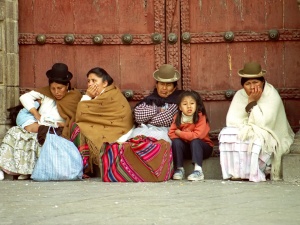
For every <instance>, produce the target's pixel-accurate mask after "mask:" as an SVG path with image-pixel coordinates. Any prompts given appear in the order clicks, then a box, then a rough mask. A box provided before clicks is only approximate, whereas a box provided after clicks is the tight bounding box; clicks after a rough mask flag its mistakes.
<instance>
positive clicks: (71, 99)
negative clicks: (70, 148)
mask: <svg viewBox="0 0 300 225" xmlns="http://www.w3.org/2000/svg"><path fill="white" fill-rule="evenodd" d="M35 91H37V92H39V93H41V94H43V95H45V96H47V97H49V98H52V99H53V100H55V102H56V105H57V110H58V113H59V115H60V116H61V117H62V118H63V119H64V120H65V121H66V122H65V127H64V129H63V132H62V136H63V137H64V138H66V139H68V140H69V139H70V125H71V124H72V123H73V122H74V121H75V115H76V109H77V104H78V102H79V101H80V99H81V97H82V94H81V93H80V91H78V90H76V89H74V90H71V91H69V92H68V93H67V94H66V95H65V96H64V97H63V98H62V99H60V100H57V99H56V98H55V97H54V96H53V95H52V93H51V91H50V88H49V86H46V87H43V88H38V89H36V90H35Z"/></svg>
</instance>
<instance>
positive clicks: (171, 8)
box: [166, 0, 181, 71]
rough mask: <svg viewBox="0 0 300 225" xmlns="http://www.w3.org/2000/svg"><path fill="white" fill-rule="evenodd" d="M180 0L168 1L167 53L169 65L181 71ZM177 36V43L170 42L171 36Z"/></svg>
mask: <svg viewBox="0 0 300 225" xmlns="http://www.w3.org/2000/svg"><path fill="white" fill-rule="evenodd" d="M179 2H180V1H179V0H166V46H167V49H166V52H167V63H169V64H172V65H173V66H174V67H175V68H176V69H178V70H179V71H181V60H180V57H181V51H180V5H179ZM170 34H175V35H176V36H177V42H176V43H170V42H169V39H170V37H169V35H170Z"/></svg>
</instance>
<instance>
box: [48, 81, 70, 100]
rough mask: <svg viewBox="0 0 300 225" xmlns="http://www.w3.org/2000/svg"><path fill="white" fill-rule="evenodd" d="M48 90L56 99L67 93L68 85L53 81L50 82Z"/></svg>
mask: <svg viewBox="0 0 300 225" xmlns="http://www.w3.org/2000/svg"><path fill="white" fill-rule="evenodd" d="M50 91H51V93H52V95H53V96H54V97H55V98H56V99H57V100H60V99H62V98H63V97H65V95H66V94H67V93H68V85H63V84H58V83H55V82H53V83H51V84H50Z"/></svg>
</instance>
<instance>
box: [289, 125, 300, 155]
mask: <svg viewBox="0 0 300 225" xmlns="http://www.w3.org/2000/svg"><path fill="white" fill-rule="evenodd" d="M290 150H291V153H292V154H300V131H298V132H297V133H296V134H295V138H294V142H293V144H292V146H291V147H290Z"/></svg>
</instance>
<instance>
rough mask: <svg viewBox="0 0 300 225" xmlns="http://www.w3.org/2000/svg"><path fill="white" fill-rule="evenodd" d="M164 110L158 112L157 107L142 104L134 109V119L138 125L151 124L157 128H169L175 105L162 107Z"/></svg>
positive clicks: (175, 108) (175, 110) (174, 112)
mask: <svg viewBox="0 0 300 225" xmlns="http://www.w3.org/2000/svg"><path fill="white" fill-rule="evenodd" d="M164 107H165V110H164V111H162V112H158V111H159V110H158V106H156V105H155V104H153V105H147V104H146V103H142V104H140V105H138V106H136V107H135V109H134V117H135V121H136V122H137V123H138V124H142V123H144V124H151V125H153V126H157V127H170V125H171V123H172V120H173V117H174V115H175V114H176V112H177V105H176V104H168V103H166V105H164Z"/></svg>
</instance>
